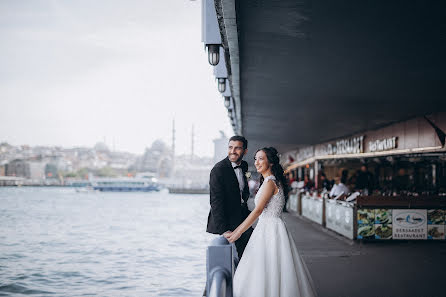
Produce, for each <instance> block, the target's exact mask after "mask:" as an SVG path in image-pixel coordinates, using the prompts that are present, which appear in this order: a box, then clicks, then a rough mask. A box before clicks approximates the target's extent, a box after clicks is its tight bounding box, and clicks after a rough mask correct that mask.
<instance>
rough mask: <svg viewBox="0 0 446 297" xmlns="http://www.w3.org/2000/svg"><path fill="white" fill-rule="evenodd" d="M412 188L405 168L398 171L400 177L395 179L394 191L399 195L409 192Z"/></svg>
mask: <svg viewBox="0 0 446 297" xmlns="http://www.w3.org/2000/svg"><path fill="white" fill-rule="evenodd" d="M409 188H410V180H409V175H407V173H406V170H405V169H404V168H400V169H399V170H398V175H397V176H395V178H394V179H393V189H394V191H396V192H397V193H400V192H402V191H408V190H409Z"/></svg>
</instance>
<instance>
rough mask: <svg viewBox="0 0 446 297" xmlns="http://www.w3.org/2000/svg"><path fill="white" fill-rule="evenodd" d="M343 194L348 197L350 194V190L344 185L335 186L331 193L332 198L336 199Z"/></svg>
mask: <svg viewBox="0 0 446 297" xmlns="http://www.w3.org/2000/svg"><path fill="white" fill-rule="evenodd" d="M341 193H344V194H346V195H347V194H348V193H350V189H349V188H347V186H346V185H344V184H343V183H339V184H334V185H333V188H332V189H331V191H330V197H336V196H338V195H339V194H341Z"/></svg>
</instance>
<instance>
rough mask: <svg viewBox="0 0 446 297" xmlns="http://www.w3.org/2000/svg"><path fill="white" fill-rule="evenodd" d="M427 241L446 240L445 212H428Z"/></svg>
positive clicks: (433, 210) (431, 210)
mask: <svg viewBox="0 0 446 297" xmlns="http://www.w3.org/2000/svg"><path fill="white" fill-rule="evenodd" d="M427 239H445V211H444V210H443V209H429V210H427Z"/></svg>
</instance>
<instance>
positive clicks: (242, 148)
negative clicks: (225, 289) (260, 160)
mask: <svg viewBox="0 0 446 297" xmlns="http://www.w3.org/2000/svg"><path fill="white" fill-rule="evenodd" d="M247 152H248V141H247V140H246V139H245V138H244V137H243V136H232V137H231V138H230V139H229V144H228V157H227V158H225V159H223V160H221V161H220V162H218V163H217V164H215V166H214V168H212V171H211V175H210V180H209V186H210V194H211V195H210V196H211V199H210V202H211V210H210V212H209V217H208V225H207V230H206V231H207V232H209V233H214V234H220V235H221V234H223V233H225V232H226V231H233V230H234V229H235V228H237V226H238V225H240V224H241V223H242V222H243V221H244V220H245V219H246V217H247V216H248V215H249V210H248V205H247V201H248V198H249V189H248V181H247V178H246V176H245V173H246V172H247V171H248V163H246V162H245V161H243V160H242V159H243V156H245V155H246V153H247ZM252 231H253V229H252V228H249V229H248V230H247V231H246V232H245V233H243V235H242V236H241V237H240V238H239V239H238V240H237V241H236V242H235V246H236V248H237V253H238V256H239V259H241V257H242V255H243V251H244V250H245V247H246V244H247V243H248V240H249V237H250V236H251V233H252Z"/></svg>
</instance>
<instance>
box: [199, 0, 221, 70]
mask: <svg viewBox="0 0 446 297" xmlns="http://www.w3.org/2000/svg"><path fill="white" fill-rule="evenodd" d="M201 12H202V14H201V41H203V43H204V45H205V47H206V48H207V51H208V60H209V64H211V65H212V66H215V65H217V64H218V62H219V61H220V47H221V36H220V28H219V26H218V21H217V12H216V11H215V3H214V0H202V1H201Z"/></svg>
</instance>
